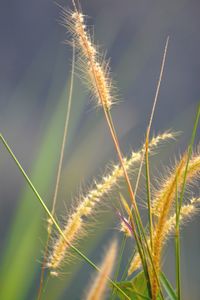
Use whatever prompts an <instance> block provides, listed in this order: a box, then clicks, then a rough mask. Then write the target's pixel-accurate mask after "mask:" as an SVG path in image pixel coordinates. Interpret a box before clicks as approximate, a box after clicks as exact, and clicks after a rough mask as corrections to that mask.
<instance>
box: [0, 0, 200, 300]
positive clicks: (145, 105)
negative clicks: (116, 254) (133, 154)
mask: <svg viewBox="0 0 200 300" xmlns="http://www.w3.org/2000/svg"><path fill="white" fill-rule="evenodd" d="M57 3H58V4H60V5H61V6H65V7H71V1H68V0H66V1H57ZM80 3H81V6H82V9H83V12H84V13H85V14H87V15H88V16H90V18H89V19H88V23H89V25H91V24H94V32H95V35H94V36H95V41H97V42H98V44H100V45H101V46H102V48H103V49H105V50H106V51H107V57H110V58H111V61H110V64H111V68H112V73H113V78H114V80H115V81H116V85H117V88H118V95H119V103H118V104H117V105H115V106H114V107H113V109H112V114H113V119H114V123H115V125H116V130H117V133H118V136H119V138H120V143H121V147H122V151H123V153H126V154H127V155H128V154H129V153H130V151H131V149H135V150H136V149H138V148H139V147H140V145H141V144H142V142H143V141H144V136H145V129H146V126H147V123H148V120H149V116H150V111H151V107H152V103H153V98H154V94H155V89H156V84H157V80H158V76H159V70H160V65H161V59H162V55H163V50H164V45H165V41H166V38H167V36H168V35H169V36H170V42H169V49H168V54H167V60H166V66H165V71H164V76H163V81H162V84H161V90H160V95H159V100H158V105H157V107H156V111H155V118H154V121H153V124H152V133H159V132H162V131H164V130H166V129H173V130H174V131H179V132H181V134H180V135H179V137H178V139H177V141H176V142H172V143H168V144H167V145H165V146H162V147H160V151H159V154H157V156H156V157H154V158H153V159H152V162H153V163H152V166H151V170H152V173H153V174H155V175H156V176H158V174H159V171H160V170H161V171H164V170H165V167H164V166H165V164H170V163H173V161H174V158H175V156H176V157H177V156H178V155H179V153H180V152H181V151H183V150H184V149H185V147H186V145H187V143H188V142H189V139H190V135H191V130H192V127H193V122H194V117H195V111H196V107H197V104H198V103H199V100H200V85H199V78H200V62H199V53H200V40H199V26H200V15H199V12H200V3H199V1H198V0H179V1H178V0H174V1H155V0H148V1H145V0H140V1H136V0H124V1H121V0H101V1H98V0H88V1H87V0H84V1H81V0H80ZM59 20H60V8H59V7H58V6H57V5H56V4H55V3H54V1H51V0H34V1H33V0H18V1H14V0H1V1H0V37H1V42H0V131H1V132H2V134H3V135H4V137H5V138H6V140H7V141H8V143H9V145H10V146H11V148H12V149H13V151H14V153H15V154H16V156H17V158H18V159H19V161H20V162H21V163H22V166H23V167H24V169H25V170H26V171H27V173H28V175H29V176H30V178H31V180H32V181H33V183H34V185H35V186H36V188H37V189H38V191H39V193H40V194H41V195H42V197H43V199H44V200H45V202H46V203H47V205H48V207H51V203H52V196H53V191H54V186H55V178H56V170H57V165H58V158H59V152H60V147H61V141H62V133H63V127H64V121H65V115H66V107H67V97H68V94H69V88H68V87H69V78H70V71H71V61H72V51H71V49H70V47H69V46H66V45H65V43H64V42H65V40H66V38H67V35H66V32H65V28H63V27H62V26H61V25H60V24H59ZM199 136H200V133H198V138H199ZM198 138H197V141H196V142H198ZM0 149H1V153H0V190H1V196H0V298H1V299H4V300H14V299H15V300H18V299H20V300H22V299H35V298H36V294H37V289H38V286H39V275H40V267H41V261H42V251H43V250H44V245H45V238H46V215H45V213H44V211H43V209H42V207H41V206H40V205H39V203H38V202H37V199H35V197H34V196H33V194H32V192H31V191H30V189H29V187H28V186H27V184H26V182H25V181H24V179H23V178H22V175H21V173H20V172H19V170H18V169H17V167H16V165H15V164H14V162H13V161H12V160H11V158H10V157H9V155H8V153H7V152H6V150H5V149H4V147H3V145H1V147H0ZM110 161H114V162H116V161H117V157H116V154H115V151H114V148H113V144H112V141H111V139H110V136H109V133H108V131H107V127H106V124H105V120H104V118H103V114H102V111H101V109H99V108H98V109H96V107H95V104H94V103H92V102H91V101H90V97H89V96H88V93H87V89H86V88H85V86H84V85H82V83H81V82H80V80H79V78H78V77H75V82H74V91H73V99H72V109H71V115H70V123H69V134H68V138H67V144H66V148H65V158H64V164H63V169H62V178H61V184H60V188H59V194H58V203H57V208H56V216H57V218H58V219H59V221H60V222H61V223H62V220H63V217H64V215H65V211H66V213H67V210H69V209H70V207H71V202H72V201H73V199H74V198H76V197H77V196H79V193H80V191H83V192H84V191H87V190H88V187H90V185H91V183H92V180H93V178H98V176H99V175H100V176H101V175H102V174H104V172H105V170H106V166H107V164H108V162H110ZM132 183H133V186H134V183H135V181H134V177H133V180H132ZM144 190H145V188H144V187H142V185H141V186H140V193H139V195H138V201H140V199H142V200H143V201H144V200H145V199H144V198H143V197H144ZM194 193H195V191H192V194H194ZM118 197H119V196H118V194H117V192H115V193H113V194H112V195H109V197H106V199H104V200H105V206H104V204H102V208H101V210H102V212H101V213H99V214H98V216H97V225H96V227H95V230H94V232H93V233H91V235H89V239H84V241H83V243H81V247H80V248H81V250H82V251H83V252H84V253H86V254H87V255H88V256H89V257H90V258H91V259H92V260H93V261H95V262H99V261H100V260H101V257H102V254H103V253H104V252H103V250H104V248H105V245H106V244H107V243H108V242H109V240H110V239H111V236H113V235H118V238H119V240H121V238H122V235H120V234H119V233H118V232H117V230H116V228H117V224H118V220H117V218H116V216H115V210H114V206H115V204H114V203H115V202H114V201H118ZM109 203H112V204H111V205H109ZM94 226H95V224H94ZM199 228H200V216H196V218H195V220H192V222H190V223H188V224H187V227H186V228H184V229H183V231H182V236H181V244H182V250H181V275H182V289H183V299H185V300H186V299H190V300H193V299H199V295H200V279H199V269H200V259H199V252H200V237H199ZM133 245H134V243H133V241H130V242H129V247H128V249H127V252H126V255H127V256H128V255H129V254H130V253H131V249H132V248H133ZM126 255H125V256H126ZM164 265H165V271H166V273H167V275H168V276H169V278H170V279H171V281H172V283H174V270H175V265H174V245H173V240H172V241H171V242H170V243H169V244H168V246H167V248H166V252H165V256H164ZM92 274H94V273H92V270H91V268H90V267H89V266H87V265H86V264H85V263H84V262H83V261H81V260H80V259H78V258H76V259H75V261H72V263H70V264H67V265H66V267H65V268H64V270H62V275H61V276H59V277H58V278H54V279H50V282H49V283H48V285H47V288H46V293H45V295H44V296H43V299H48V300H51V299H52V300H54V299H72V300H73V299H77V300H78V299H82V297H83V294H84V291H85V289H87V286H88V282H89V281H90V278H91V276H92Z"/></svg>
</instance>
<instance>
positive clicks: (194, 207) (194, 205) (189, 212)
mask: <svg viewBox="0 0 200 300" xmlns="http://www.w3.org/2000/svg"><path fill="white" fill-rule="evenodd" d="M199 204H200V198H192V199H191V200H190V201H189V203H188V204H185V205H183V206H182V208H181V214H180V222H181V225H183V224H184V223H185V222H186V221H188V220H190V219H191V218H192V217H193V216H194V215H195V214H197V213H198V212H199ZM175 225H176V214H173V215H172V216H171V217H170V218H169V219H168V221H167V222H166V223H165V227H164V230H163V236H164V240H163V245H164V243H165V242H166V241H167V239H168V237H169V236H170V235H171V234H173V232H174V230H175ZM147 241H148V244H149V245H150V239H149V238H147ZM141 265H142V264H141V259H140V255H139V253H136V254H135V256H134V257H133V259H132V261H131V263H130V267H129V270H128V275H131V274H132V273H133V272H135V271H137V270H138V269H139V268H140V267H141Z"/></svg>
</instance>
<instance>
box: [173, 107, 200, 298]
mask: <svg viewBox="0 0 200 300" xmlns="http://www.w3.org/2000/svg"><path fill="white" fill-rule="evenodd" d="M199 118H200V103H199V105H198V107H197V113H196V118H195V122H194V126H193V130H192V136H191V141H190V144H189V146H188V156H187V162H186V167H185V172H184V178H183V185H182V189H181V193H180V198H179V199H178V195H176V232H175V233H176V234H175V250H176V287H177V297H178V300H180V299H181V278H180V275H181V272H180V255H181V253H180V252H181V249H180V236H179V227H180V225H179V224H180V213H181V207H182V203H183V197H184V193H185V187H186V178H187V171H188V165H189V161H190V158H191V155H192V150H193V145H194V142H195V137H196V133H197V128H198V124H199Z"/></svg>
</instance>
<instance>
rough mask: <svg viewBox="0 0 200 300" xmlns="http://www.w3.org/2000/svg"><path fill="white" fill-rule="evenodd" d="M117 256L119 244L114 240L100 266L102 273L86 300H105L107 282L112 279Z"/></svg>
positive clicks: (95, 280) (98, 275)
mask: <svg viewBox="0 0 200 300" xmlns="http://www.w3.org/2000/svg"><path fill="white" fill-rule="evenodd" d="M116 256H117V242H116V240H114V241H113V242H112V243H111V245H110V247H109V249H108V251H107V253H106V255H105V257H104V259H103V262H102V264H101V266H100V272H99V273H98V274H97V276H96V278H95V279H94V281H93V282H92V284H91V288H90V289H89V292H87V293H86V297H85V300H103V299H104V296H105V292H106V286H107V280H108V277H110V275H111V273H112V270H113V266H114V264H115V260H116Z"/></svg>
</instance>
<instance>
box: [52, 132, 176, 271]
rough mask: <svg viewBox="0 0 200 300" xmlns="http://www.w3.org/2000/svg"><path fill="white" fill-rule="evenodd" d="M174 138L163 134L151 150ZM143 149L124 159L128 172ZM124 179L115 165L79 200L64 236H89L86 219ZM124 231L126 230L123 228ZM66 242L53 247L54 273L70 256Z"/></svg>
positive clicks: (73, 239) (70, 239)
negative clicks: (120, 180)
mask: <svg viewBox="0 0 200 300" xmlns="http://www.w3.org/2000/svg"><path fill="white" fill-rule="evenodd" d="M173 137H174V134H173V133H169V132H168V133H167V132H165V133H163V134H160V135H158V136H157V137H154V138H153V139H152V140H151V142H150V144H149V149H150V151H153V150H154V149H155V148H156V147H157V146H158V144H159V143H160V142H162V141H165V140H167V139H171V138H173ZM142 153H143V149H141V150H140V151H138V152H132V154H131V156H130V158H129V159H128V158H124V165H125V168H126V170H127V171H129V170H130V169H131V167H133V165H134V164H136V163H137V162H139V161H140V159H141V157H142ZM121 177H123V170H122V168H121V167H120V166H119V165H114V166H113V169H112V171H111V172H110V173H109V174H108V175H106V176H104V177H103V178H102V181H101V182H95V187H94V188H93V189H91V190H90V191H89V192H88V193H87V194H86V195H85V196H82V197H81V198H80V200H79V204H78V205H77V206H76V208H75V209H74V211H73V213H72V214H71V215H69V217H68V221H67V222H66V226H65V227H64V230H63V232H64V235H65V237H66V239H67V241H68V242H69V244H73V243H74V242H76V241H78V240H80V239H81V238H82V237H83V233H84V234H87V230H86V226H85V225H86V224H85V221H84V219H83V218H84V217H89V216H90V215H92V214H93V213H94V211H95V206H96V205H97V204H98V203H99V202H100V200H101V199H102V197H103V196H104V195H106V194H107V193H109V192H110V191H111V190H112V188H113V187H114V185H116V183H117V182H118V180H119V179H120V178H121ZM122 229H123V230H124V229H125V228H122ZM69 244H68V243H66V242H65V240H64V239H63V237H62V236H58V238H57V240H56V242H55V244H54V245H53V247H52V251H51V254H50V256H49V259H48V263H47V267H48V268H50V269H51V270H53V271H54V272H55V271H56V270H57V269H59V267H60V266H61V264H62V262H63V261H64V258H65V257H66V255H67V254H68V255H69V250H70V246H69Z"/></svg>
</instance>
